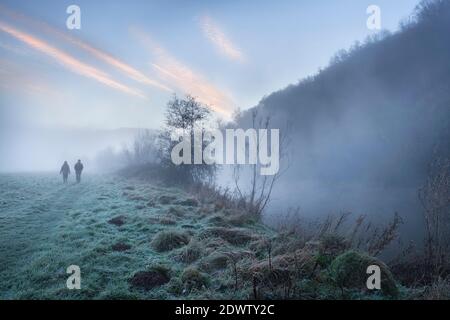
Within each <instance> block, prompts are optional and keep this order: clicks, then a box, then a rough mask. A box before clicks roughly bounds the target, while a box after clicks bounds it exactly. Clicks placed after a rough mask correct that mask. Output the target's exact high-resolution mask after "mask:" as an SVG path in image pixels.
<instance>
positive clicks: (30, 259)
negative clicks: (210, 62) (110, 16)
mask: <svg viewBox="0 0 450 320" xmlns="http://www.w3.org/2000/svg"><path fill="white" fill-rule="evenodd" d="M0 190H1V195H2V197H1V199H0V263H1V269H0V298H2V299H91V298H97V299H100V298H105V299H114V298H118V299H134V298H136V299H149V298H151V299H154V298H160V299H166V298H177V297H179V295H180V294H184V295H185V296H186V297H191V296H190V295H192V297H195V296H197V295H198V293H197V294H194V293H191V292H187V291H188V289H189V291H191V290H190V289H191V288H194V289H198V288H197V287H196V286H192V284H191V283H190V284H189V286H186V288H184V286H183V285H182V284H181V288H179V289H180V290H175V289H174V288H173V287H174V283H176V282H177V281H176V279H177V278H180V280H181V277H182V275H183V274H184V275H186V272H184V271H185V269H186V267H188V266H189V265H190V263H193V264H195V262H194V260H195V261H197V260H198V259H200V258H201V256H204V255H206V256H208V255H209V254H210V253H212V252H214V251H215V250H219V249H221V250H234V249H235V248H234V246H233V245H232V244H229V243H227V242H226V241H222V243H219V242H220V241H219V242H217V246H212V247H210V248H205V247H200V248H199V245H200V243H199V242H196V241H194V239H192V241H191V238H194V237H195V236H196V235H198V234H200V233H201V232H202V231H204V230H208V228H210V227H213V225H210V224H209V223H208V216H206V215H203V217H202V216H201V215H200V214H199V210H200V209H201V208H200V207H198V203H197V202H196V201H194V200H193V199H192V197H191V196H189V195H187V194H186V193H184V192H182V191H181V190H178V189H172V188H165V187H158V186H152V185H149V184H146V183H143V182H138V181H130V180H125V179H122V178H119V177H104V176H86V177H84V180H83V182H82V183H81V184H79V185H77V184H74V183H72V184H68V185H63V184H62V183H61V181H60V179H59V177H58V176H57V175H47V174H14V175H12V174H4V175H1V176H0ZM203 209H204V208H203ZM261 228H262V227H261ZM262 229H264V228H262ZM216 240H217V239H216ZM201 245H202V246H204V243H202V244H201ZM210 245H212V244H210ZM73 264H74V265H78V266H80V268H81V287H82V289H81V290H68V289H67V288H66V279H67V277H68V276H69V275H68V274H66V268H67V267H68V266H69V265H73ZM155 265H167V266H168V268H167V269H168V271H167V274H168V277H170V279H172V282H171V283H169V284H164V285H161V286H156V287H155V288H154V289H153V290H146V289H145V285H144V286H143V287H140V286H139V283H140V282H139V281H134V282H133V281H132V279H133V277H134V276H135V275H136V274H137V273H139V272H146V271H149V270H153V269H152V268H154V266H155ZM189 270H191V269H189ZM201 274H202V275H203V273H201ZM144 280H145V279H144ZM149 281H151V279H149ZM141 282H142V281H141ZM144 282H145V281H144ZM156 282H157V281H156ZM135 284H138V285H135ZM169 289H172V291H173V292H175V294H174V293H171V292H169V291H170V290H169ZM177 292H178V293H177ZM183 292H184V293H183Z"/></svg>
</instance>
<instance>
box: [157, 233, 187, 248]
mask: <svg viewBox="0 0 450 320" xmlns="http://www.w3.org/2000/svg"><path fill="white" fill-rule="evenodd" d="M189 239H190V237H189V235H188V234H187V233H186V232H182V231H179V230H177V229H172V230H167V231H161V232H159V233H158V234H156V236H155V238H154V239H153V240H152V242H151V245H152V247H153V249H155V250H156V251H158V252H164V251H170V250H173V249H176V248H179V247H182V246H184V245H186V244H188V243H189Z"/></svg>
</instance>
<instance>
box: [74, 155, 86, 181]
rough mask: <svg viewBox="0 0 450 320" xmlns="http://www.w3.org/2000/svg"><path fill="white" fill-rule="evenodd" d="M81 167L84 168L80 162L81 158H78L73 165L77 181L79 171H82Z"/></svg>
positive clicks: (79, 175) (79, 179)
mask: <svg viewBox="0 0 450 320" xmlns="http://www.w3.org/2000/svg"><path fill="white" fill-rule="evenodd" d="M83 168H84V166H83V164H82V163H81V160H78V162H77V163H76V164H75V166H74V169H75V174H76V176H77V183H80V182H81V172H82V171H83Z"/></svg>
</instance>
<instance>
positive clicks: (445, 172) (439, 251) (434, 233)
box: [419, 157, 450, 269]
mask: <svg viewBox="0 0 450 320" xmlns="http://www.w3.org/2000/svg"><path fill="white" fill-rule="evenodd" d="M419 199H420V201H421V203H422V206H423V209H424V218H425V226H426V238H425V249H426V256H427V258H428V261H429V263H431V264H432V265H433V266H435V267H436V268H437V269H438V268H439V267H440V266H442V265H443V263H444V262H445V261H444V259H445V256H446V254H447V252H448V249H449V244H450V230H449V227H450V224H449V222H450V159H449V158H443V157H436V159H435V160H434V161H433V162H432V163H431V164H430V166H429V169H428V177H427V180H426V182H425V184H424V186H423V187H422V188H420V189H419Z"/></svg>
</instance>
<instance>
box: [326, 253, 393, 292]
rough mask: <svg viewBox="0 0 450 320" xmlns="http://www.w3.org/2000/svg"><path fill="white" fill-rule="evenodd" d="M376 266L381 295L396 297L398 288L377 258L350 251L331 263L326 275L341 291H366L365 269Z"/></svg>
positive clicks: (387, 270)
mask: <svg viewBox="0 0 450 320" xmlns="http://www.w3.org/2000/svg"><path fill="white" fill-rule="evenodd" d="M370 265H377V266H379V267H380V270H381V291H382V292H383V294H385V295H388V296H392V297H396V296H397V295H398V288H397V285H396V283H395V280H394V277H393V276H392V273H391V271H390V270H389V268H388V267H387V266H386V265H385V264H384V263H383V262H381V261H380V260H378V259H377V258H374V257H371V256H369V255H367V254H364V253H361V252H358V251H354V250H350V251H347V252H345V253H343V254H341V255H339V256H338V257H337V258H336V259H334V260H333V262H332V263H331V265H330V267H329V269H328V274H329V278H330V280H331V281H332V282H333V283H334V284H335V285H336V286H338V287H339V288H340V289H341V290H342V291H343V290H344V288H346V289H357V290H361V291H364V290H367V287H366V281H367V273H366V271H367V267H368V266H370Z"/></svg>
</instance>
